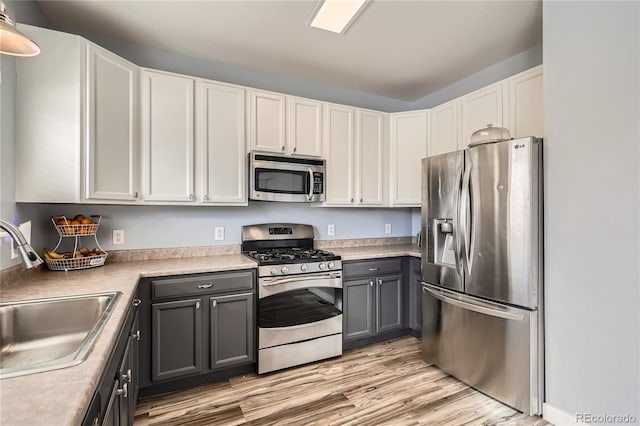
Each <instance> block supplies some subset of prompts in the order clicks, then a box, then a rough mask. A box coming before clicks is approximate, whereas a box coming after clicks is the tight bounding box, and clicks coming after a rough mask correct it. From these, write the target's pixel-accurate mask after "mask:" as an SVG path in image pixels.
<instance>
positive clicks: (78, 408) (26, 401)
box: [0, 254, 256, 426]
mask: <svg viewBox="0 0 640 426" xmlns="http://www.w3.org/2000/svg"><path fill="white" fill-rule="evenodd" d="M255 267H256V263H255V262H254V261H252V260H250V259H249V258H247V257H244V256H242V255H239V254H236V255H222V256H211V257H194V258H186V259H167V260H147V261H134V262H122V263H112V264H107V265H105V266H102V267H99V268H93V269H85V270H82V271H71V272H52V271H46V270H45V271H42V272H36V273H34V274H32V275H31V276H29V277H28V278H25V279H23V280H20V281H17V282H14V283H12V284H9V285H8V286H5V287H3V288H2V291H1V293H0V301H2V302H9V301H15V300H29V299H39V298H48V297H57V296H72V295H79V294H91V293H103V292H111V291H119V292H122V295H121V296H120V299H119V300H118V303H117V304H116V306H115V308H114V310H113V312H112V313H111V315H110V317H109V320H108V321H107V323H106V324H105V326H104V328H103V329H102V331H101V333H100V335H99V336H98V338H97V339H96V342H95V345H94V347H93V350H92V351H91V352H90V354H89V356H88V357H87V359H86V360H85V361H84V362H82V363H80V364H78V365H76V366H73V367H69V368H63V369H59V370H51V371H47V372H43V373H37V374H30V375H25V376H19V377H12V378H8V379H2V380H0V424H2V425H3V426H9V425H21V426H22V425H79V424H80V423H81V422H82V419H83V418H84V415H85V412H86V410H87V407H88V406H89V402H90V401H91V397H92V396H93V393H94V391H95V388H96V387H97V385H98V381H99V380H100V376H101V375H102V371H103V369H104V368H105V366H106V364H107V358H108V357H109V354H110V353H111V350H112V348H113V345H114V344H115V340H116V338H117V334H118V331H119V330H120V328H121V327H122V323H123V321H124V317H125V313H126V311H127V309H128V307H129V306H130V303H131V302H132V300H133V298H134V294H135V289H136V287H137V284H138V280H139V279H140V278H143V277H155V276H165V275H176V274H191V273H198V272H216V271H228V270H234V269H251V268H255Z"/></svg>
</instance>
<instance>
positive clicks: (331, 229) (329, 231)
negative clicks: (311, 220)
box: [327, 224, 336, 237]
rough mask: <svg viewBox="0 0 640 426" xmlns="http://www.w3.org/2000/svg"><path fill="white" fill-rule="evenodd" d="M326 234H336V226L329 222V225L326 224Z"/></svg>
mask: <svg viewBox="0 0 640 426" xmlns="http://www.w3.org/2000/svg"><path fill="white" fill-rule="evenodd" d="M327 235H329V236H330V237H331V236H334V235H336V226H335V225H333V224H331V225H327Z"/></svg>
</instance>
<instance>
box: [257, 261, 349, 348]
mask: <svg viewBox="0 0 640 426" xmlns="http://www.w3.org/2000/svg"><path fill="white" fill-rule="evenodd" d="M259 287H260V288H259V290H258V294H259V299H258V346H259V348H260V349H264V348H269V347H273V346H278V345H283V344H287V343H293V342H299V341H305V340H309V339H314V338H317V337H322V336H329V335H334V334H339V333H342V273H341V272H330V273H319V274H308V275H295V276H288V277H278V278H261V279H260V286H259Z"/></svg>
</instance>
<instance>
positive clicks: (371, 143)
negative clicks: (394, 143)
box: [356, 111, 384, 206]
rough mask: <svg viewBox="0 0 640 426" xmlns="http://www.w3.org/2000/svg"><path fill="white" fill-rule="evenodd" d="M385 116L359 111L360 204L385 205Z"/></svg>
mask: <svg viewBox="0 0 640 426" xmlns="http://www.w3.org/2000/svg"><path fill="white" fill-rule="evenodd" d="M383 120H384V114H383V113H379V112H375V111H358V113H357V123H358V124H357V126H356V141H357V147H358V149H357V151H356V158H357V159H358V163H357V164H358V167H357V176H358V185H357V187H358V190H359V191H358V192H359V194H358V195H357V196H356V198H357V201H358V202H359V204H362V205H369V206H377V205H382V204H383V199H382V197H383V195H382V185H383V179H384V169H383V164H382V157H383V149H384V133H383Z"/></svg>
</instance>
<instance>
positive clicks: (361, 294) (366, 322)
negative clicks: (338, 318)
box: [342, 278, 376, 341]
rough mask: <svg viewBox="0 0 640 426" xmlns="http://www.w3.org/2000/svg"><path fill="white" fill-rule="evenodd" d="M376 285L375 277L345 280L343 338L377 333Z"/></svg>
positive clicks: (361, 336)
mask: <svg viewBox="0 0 640 426" xmlns="http://www.w3.org/2000/svg"><path fill="white" fill-rule="evenodd" d="M374 285H375V281H374V279H373V278H365V279H359V280H353V281H344V283H343V287H344V290H343V291H344V295H343V299H344V300H343V301H344V309H343V311H342V312H343V314H342V322H343V327H342V333H343V334H342V336H343V340H345V341H348V340H355V339H361V338H363V337H369V336H373V335H374V334H375V332H376V330H375V324H374V315H375V310H374V301H373V298H374V289H373V287H374Z"/></svg>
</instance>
